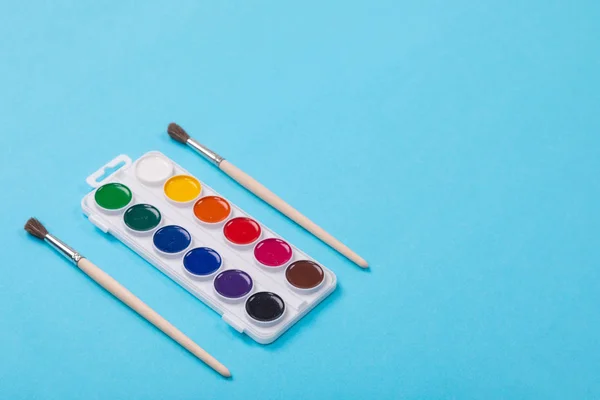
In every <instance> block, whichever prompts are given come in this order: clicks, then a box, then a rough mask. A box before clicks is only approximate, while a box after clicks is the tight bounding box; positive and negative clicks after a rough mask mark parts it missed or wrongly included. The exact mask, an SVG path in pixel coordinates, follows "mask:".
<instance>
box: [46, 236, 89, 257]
mask: <svg viewBox="0 0 600 400" xmlns="http://www.w3.org/2000/svg"><path fill="white" fill-rule="evenodd" d="M44 240H45V241H46V242H48V243H50V245H52V247H54V248H55V249H56V250H58V252H59V253H61V254H62V255H63V256H65V257H67V258H68V259H69V260H71V261H73V262H74V263H75V264H77V263H78V262H79V260H81V259H82V258H83V257H82V256H81V254H79V253H78V252H76V251H75V250H73V249H72V248H71V247H69V246H67V244H66V243H65V242H63V241H61V240H60V239H58V238H57V237H56V236H52V235H51V234H47V235H46V237H45V238H44Z"/></svg>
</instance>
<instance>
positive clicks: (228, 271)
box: [212, 268, 254, 303]
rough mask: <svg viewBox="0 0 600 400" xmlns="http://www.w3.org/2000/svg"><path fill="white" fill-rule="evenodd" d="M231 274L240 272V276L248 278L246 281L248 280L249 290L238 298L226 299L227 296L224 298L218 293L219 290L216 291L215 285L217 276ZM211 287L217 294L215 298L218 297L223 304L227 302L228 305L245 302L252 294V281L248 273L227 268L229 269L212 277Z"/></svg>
mask: <svg viewBox="0 0 600 400" xmlns="http://www.w3.org/2000/svg"><path fill="white" fill-rule="evenodd" d="M233 272H236V273H240V272H241V274H242V275H246V276H247V277H248V279H249V280H250V288H248V292H247V293H245V294H243V295H241V296H239V297H228V296H225V295H224V294H221V292H219V290H218V289H217V285H216V281H217V279H218V278H219V276H221V275H223V274H226V273H233ZM212 287H213V290H214V292H215V293H216V294H217V296H219V298H220V299H221V300H223V301H225V302H229V303H231V302H236V303H237V302H241V301H243V300H245V299H246V298H247V297H248V296H250V295H251V294H252V293H253V291H254V279H253V278H252V275H250V274H249V273H248V272H246V271H244V270H241V269H239V268H229V269H224V270H222V271H221V272H219V273H218V274H217V275H216V276H215V277H214V279H213V282H212Z"/></svg>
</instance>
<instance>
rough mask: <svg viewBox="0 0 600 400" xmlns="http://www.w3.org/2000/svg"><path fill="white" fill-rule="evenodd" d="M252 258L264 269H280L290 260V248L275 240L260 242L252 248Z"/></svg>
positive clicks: (286, 244) (284, 242)
mask: <svg viewBox="0 0 600 400" xmlns="http://www.w3.org/2000/svg"><path fill="white" fill-rule="evenodd" d="M254 258H255V259H256V261H258V262H259V263H260V264H262V265H264V266H266V267H272V268H277V267H281V266H283V265H285V264H287V263H288V262H289V261H290V260H291V259H292V247H291V246H290V245H289V244H288V243H287V242H286V241H285V240H281V239H277V238H269V239H265V240H261V241H260V242H258V244H257V245H256V247H254Z"/></svg>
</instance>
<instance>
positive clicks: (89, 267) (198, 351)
mask: <svg viewBox="0 0 600 400" xmlns="http://www.w3.org/2000/svg"><path fill="white" fill-rule="evenodd" d="M77 266H78V267H79V268H80V269H81V270H82V271H83V272H85V273H86V274H87V275H88V276H89V277H90V278H92V279H93V280H94V281H96V283H98V284H99V285H100V286H102V287H103V288H104V289H106V290H107V291H109V292H110V293H112V294H113V295H114V296H115V297H116V298H118V299H119V300H121V301H122V302H123V303H125V304H127V305H128V306H129V307H130V308H131V309H132V310H134V311H135V312H137V313H138V314H139V315H141V316H142V317H144V318H145V319H146V320H147V321H148V322H150V323H151V324H152V325H154V326H155V327H157V328H158V329H160V330H161V331H163V332H164V333H165V334H166V335H167V336H169V337H170V338H171V339H173V340H174V341H176V342H177V343H179V344H180V345H181V346H182V347H184V348H185V349H186V350H188V351H189V352H190V353H192V354H193V355H195V356H196V357H198V358H199V359H200V360H202V361H204V362H205V363H206V364H207V365H208V366H209V367H211V368H212V369H214V370H215V371H217V372H218V373H220V374H221V375H223V376H225V377H229V376H231V373H230V372H229V370H228V369H227V367H225V366H224V365H223V364H221V363H220V362H219V361H217V360H216V359H215V358H214V357H213V356H211V355H210V354H208V353H207V352H206V351H205V350H204V349H203V348H202V347H200V346H198V345H197V344H196V343H194V342H193V341H192V339H190V338H189V337H187V336H186V335H184V334H183V332H181V331H180V330H179V329H177V328H175V327H174V326H173V325H171V323H169V321H167V320H166V319H164V318H163V317H161V316H160V315H159V314H158V313H157V312H156V311H154V310H153V309H151V308H150V307H148V305H147V304H146V303H144V302H143V301H141V300H140V299H139V298H137V297H136V296H135V295H134V294H133V293H131V292H130V291H129V290H127V288H126V287H125V286H123V285H121V284H120V283H119V282H117V281H116V280H115V279H114V278H113V277H111V276H110V275H108V274H107V273H106V272H104V271H102V270H101V269H100V268H98V267H97V266H95V265H94V264H93V263H92V262H91V261H89V260H87V259H85V258H82V259H81V260H79V262H78V263H77Z"/></svg>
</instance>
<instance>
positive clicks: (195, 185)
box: [163, 175, 202, 203]
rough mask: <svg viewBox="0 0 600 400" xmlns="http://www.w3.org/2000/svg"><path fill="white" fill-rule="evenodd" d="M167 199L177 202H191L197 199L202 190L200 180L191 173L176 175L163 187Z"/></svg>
mask: <svg viewBox="0 0 600 400" xmlns="http://www.w3.org/2000/svg"><path fill="white" fill-rule="evenodd" d="M163 189H164V192H165V195H166V196H167V199H169V200H171V201H173V202H175V203H189V202H191V201H194V200H196V198H197V197H198V196H200V192H201V191H202V185H201V184H200V181H199V180H198V179H196V178H194V177H193V176H189V175H175V176H173V177H171V178H169V180H167V181H166V182H165V185H164V187H163Z"/></svg>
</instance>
